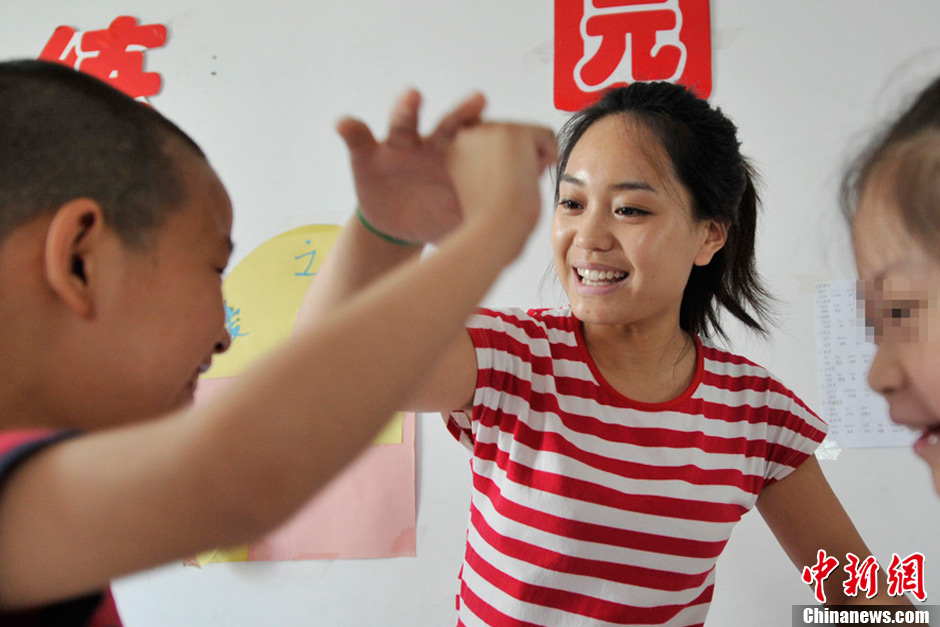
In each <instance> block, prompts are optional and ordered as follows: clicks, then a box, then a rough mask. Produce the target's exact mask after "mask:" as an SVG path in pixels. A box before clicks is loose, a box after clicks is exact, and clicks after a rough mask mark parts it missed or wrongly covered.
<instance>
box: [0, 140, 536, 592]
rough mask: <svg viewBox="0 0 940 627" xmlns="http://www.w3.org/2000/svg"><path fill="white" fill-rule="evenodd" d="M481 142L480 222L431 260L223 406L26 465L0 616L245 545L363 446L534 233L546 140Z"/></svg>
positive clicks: (5, 545)
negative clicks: (202, 554)
mask: <svg viewBox="0 0 940 627" xmlns="http://www.w3.org/2000/svg"><path fill="white" fill-rule="evenodd" d="M480 131H481V133H480V134H479V135H478V136H477V137H475V138H474V137H470V139H469V143H468V144H467V145H468V149H469V150H473V151H476V152H477V153H478V154H483V153H485V158H480V159H474V158H473V155H470V154H467V155H465V156H464V157H463V158H462V159H460V160H458V162H457V163H458V165H457V166H455V168H456V169H454V171H453V174H454V176H455V178H456V181H457V189H459V190H460V191H461V193H462V194H463V193H464V192H465V191H467V190H473V191H472V193H473V194H475V195H476V196H474V200H473V205H474V208H475V210H474V211H473V212H468V213H467V215H466V216H465V217H464V220H463V222H462V223H461V226H460V227H459V228H457V229H455V230H453V231H452V232H450V234H449V235H447V236H446V237H444V238H443V239H441V240H440V242H439V243H440V247H439V249H438V250H437V251H436V252H435V253H434V254H433V255H431V256H430V257H429V258H427V259H425V260H423V261H419V260H418V259H416V258H412V259H410V260H409V261H408V262H406V263H404V264H402V265H400V266H399V267H397V268H395V269H394V270H391V271H389V272H387V273H385V274H384V275H383V276H382V277H381V278H380V279H377V280H376V281H375V282H374V284H373V285H371V286H370V287H369V289H367V290H364V291H361V292H358V293H356V294H355V295H349V294H347V295H346V297H345V298H342V299H338V300H341V301H342V302H341V304H340V305H338V306H336V307H334V308H330V309H329V311H327V312H325V313H324V314H323V315H321V316H319V320H318V324H317V325H316V326H315V327H310V328H308V329H306V330H305V331H304V332H302V333H300V334H298V335H297V336H295V338H294V339H293V340H292V342H291V343H290V345H289V346H287V347H285V348H284V349H282V350H280V351H278V352H276V353H275V354H273V355H272V356H270V357H269V358H267V359H266V360H264V361H263V362H261V363H259V364H257V365H256V366H255V367H254V368H253V369H252V370H251V371H249V372H248V373H246V374H245V375H244V376H243V377H242V378H241V382H240V384H239V385H238V386H237V387H234V388H233V389H232V391H231V392H230V393H229V394H227V395H226V396H225V397H223V398H218V399H217V400H215V401H214V402H212V403H209V404H207V405H205V406H202V407H199V408H194V409H190V410H187V411H184V412H180V413H179V414H177V415H174V416H171V417H167V418H162V419H157V420H153V421H150V422H148V423H145V424H142V425H135V426H128V427H123V428H120V429H115V430H111V431H105V432H101V433H96V434H92V435H87V436H82V437H78V438H75V439H72V440H68V441H65V442H63V443H60V444H57V445H53V446H51V447H50V448H48V449H46V450H45V451H43V452H41V453H38V454H37V455H35V456H34V457H32V458H30V459H29V460H28V461H27V462H26V463H25V464H24V465H23V466H22V467H21V468H20V469H19V470H18V471H17V472H16V474H15V475H13V476H12V477H11V478H10V479H9V481H8V483H7V484H6V486H5V488H4V490H3V492H2V497H0V607H7V608H9V607H22V606H28V605H33V604H42V603H48V602H52V601H55V600H59V599H63V598H67V597H70V596H74V595H78V594H82V593H86V592H89V591H92V590H95V589H98V588H101V587H103V586H104V585H106V584H107V582H108V581H110V580H111V579H113V578H114V577H116V576H119V575H122V574H126V573H130V572H133V571H137V570H140V569H143V568H147V567H150V566H154V565H157V564H161V563H164V562H167V561H169V560H172V559H176V558H179V557H182V556H186V555H189V554H192V553H193V552H196V551H199V550H202V549H205V548H208V547H210V546H225V545H232V544H238V543H243V542H249V541H252V540H254V539H256V538H257V537H258V536H259V535H261V534H262V533H264V532H265V531H267V530H269V529H271V528H272V527H273V526H274V525H276V524H277V523H279V522H281V521H282V520H283V519H285V518H286V517H287V516H288V515H290V514H291V513H292V512H293V511H294V510H295V509H296V508H297V507H299V506H300V505H301V504H302V503H303V502H304V501H305V500H306V499H307V498H309V496H310V495H311V494H312V493H313V491H315V490H316V489H317V488H319V487H321V486H322V485H323V484H324V483H326V482H327V481H328V480H329V479H331V478H332V477H333V476H334V475H335V473H336V472H337V471H338V470H339V469H340V468H341V467H342V466H343V465H344V464H345V463H346V462H348V461H349V460H350V459H351V458H352V457H353V456H354V455H355V454H356V453H357V452H358V451H359V450H361V449H362V448H363V447H364V446H365V445H367V444H368V442H369V441H370V440H371V438H372V437H373V436H374V434H375V432H376V431H377V430H378V429H379V428H380V427H381V426H382V425H383V424H384V423H385V422H386V420H387V419H388V417H389V416H390V415H391V413H392V412H393V411H394V410H396V409H398V408H399V407H400V405H401V404H402V402H403V400H404V399H405V398H406V397H408V396H409V395H410V394H412V392H413V390H414V389H415V387H416V385H418V382H419V380H420V379H421V377H422V373H424V372H425V371H426V370H427V369H428V368H429V367H430V366H431V365H432V364H433V363H434V361H435V358H436V356H437V354H438V352H439V351H440V350H441V348H442V346H444V345H446V344H447V343H448V342H449V341H451V340H452V339H453V337H454V336H455V335H457V334H458V333H459V331H460V329H461V328H462V325H463V322H464V320H465V318H466V316H467V315H468V314H469V313H470V311H471V310H472V308H473V307H474V305H475V304H476V303H477V302H478V300H479V299H480V298H481V297H482V296H483V295H484V293H485V292H486V290H487V289H488V288H489V286H490V285H491V283H492V282H493V281H494V280H495V278H496V277H497V276H498V274H499V272H500V271H501V269H502V268H503V267H504V266H505V265H506V264H507V263H509V262H510V261H512V260H513V259H514V258H515V257H516V256H517V255H518V253H519V251H520V250H521V248H522V246H523V244H524V242H525V240H526V238H527V236H528V234H529V233H530V232H531V229H532V227H533V225H534V223H535V221H536V219H537V216H538V212H539V193H538V177H539V174H540V172H541V170H542V167H543V166H544V160H542V159H541V158H540V153H539V146H540V145H541V142H544V137H545V133H546V132H547V131H544V130H543V129H534V128H530V127H521V126H519V127H513V128H510V129H508V130H507V129H506V128H503V129H498V130H497V131H496V132H493V129H490V130H489V131H487V129H486V128H481V129H480ZM467 193H470V192H467ZM483 198H485V199H486V201H485V202H482V201H481V199H483Z"/></svg>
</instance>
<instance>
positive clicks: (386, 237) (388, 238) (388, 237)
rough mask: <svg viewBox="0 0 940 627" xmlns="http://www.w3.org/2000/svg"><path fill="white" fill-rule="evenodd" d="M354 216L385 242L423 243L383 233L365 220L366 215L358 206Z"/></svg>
mask: <svg viewBox="0 0 940 627" xmlns="http://www.w3.org/2000/svg"><path fill="white" fill-rule="evenodd" d="M356 217H358V218H359V222H361V223H362V226H364V227H366V230H367V231H369V232H370V233H372V234H373V235H377V236H378V237H381V238H382V239H384V240H385V241H386V242H391V243H392V244H397V245H399V246H422V245H423V244H422V242H409V241H408V240H404V239H398V238H397V237H392V236H391V235H389V234H388V233H383V232H382V231H380V230H378V229H377V228H375V227H374V226H372V225H371V224H369V221H368V220H366V217H365V216H364V215H362V209H360V208H359V207H356Z"/></svg>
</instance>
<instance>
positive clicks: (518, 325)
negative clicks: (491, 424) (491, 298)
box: [444, 308, 550, 451]
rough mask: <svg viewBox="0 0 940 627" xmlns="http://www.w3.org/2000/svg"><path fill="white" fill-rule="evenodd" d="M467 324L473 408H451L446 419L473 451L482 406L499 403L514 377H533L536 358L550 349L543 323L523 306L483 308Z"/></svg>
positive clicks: (492, 406) (495, 406) (453, 432)
mask: <svg viewBox="0 0 940 627" xmlns="http://www.w3.org/2000/svg"><path fill="white" fill-rule="evenodd" d="M466 327H467V333H469V334H470V340H471V341H472V342H473V348H474V350H475V352H476V361H477V381H476V389H475V391H474V393H473V409H471V410H458V411H452V412H450V413H448V414H447V415H445V416H444V419H445V422H446V424H447V430H448V431H450V433H451V435H453V436H454V438H456V439H457V440H458V441H459V442H460V443H461V444H463V445H464V446H466V447H467V448H468V449H470V450H471V451H472V450H473V444H474V442H475V438H474V436H475V434H476V424H475V415H476V414H477V413H478V412H479V410H480V408H482V407H489V408H492V409H496V408H498V407H500V405H501V404H502V403H503V402H504V398H505V394H506V392H507V390H511V389H512V387H513V382H514V381H528V380H531V377H532V360H533V358H536V357H537V356H542V357H547V356H548V355H549V353H550V351H549V345H548V337H547V333H546V332H545V329H544V327H542V326H541V325H539V324H537V323H536V322H535V321H534V320H533V319H532V317H531V316H530V315H529V314H528V313H527V312H526V311H525V310H523V309H518V308H509V309H501V310H499V311H494V310H491V309H483V308H480V309H478V310H477V312H476V313H475V314H474V315H473V316H472V317H471V318H470V320H469V321H468V322H467V325H466Z"/></svg>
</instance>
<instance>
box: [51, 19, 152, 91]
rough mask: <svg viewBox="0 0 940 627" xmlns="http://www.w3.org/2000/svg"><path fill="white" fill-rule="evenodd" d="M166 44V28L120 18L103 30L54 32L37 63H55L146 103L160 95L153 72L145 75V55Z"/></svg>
mask: <svg viewBox="0 0 940 627" xmlns="http://www.w3.org/2000/svg"><path fill="white" fill-rule="evenodd" d="M165 43H166V26H163V25H162V24H139V23H138V22H137V19H136V18H133V17H129V16H127V15H122V16H121V17H118V18H116V19H115V20H114V21H113V22H111V25H110V26H108V28H106V29H102V30H90V31H85V32H79V31H77V30H76V29H74V28H72V27H70V26H60V27H58V28H57V29H55V32H54V33H53V34H52V37H50V38H49V41H48V42H47V43H46V46H45V48H43V50H42V52H41V53H40V54H39V58H40V59H44V60H46V61H55V62H58V63H62V64H63V65H67V66H69V67H73V68H75V69H76V70H81V71H82V72H86V73H88V74H91V75H92V76H95V77H97V78H100V79H101V80H103V81H105V82H107V83H110V84H111V85H113V86H114V87H115V88H117V89H120V90H121V91H123V92H124V93H126V94H127V95H129V96H131V97H132V98H137V99H138V100H141V99H142V100H146V99H147V98H148V97H149V96H154V95H156V94H157V93H159V92H160V87H161V83H162V81H161V79H160V75H159V74H158V73H156V72H144V52H145V51H146V50H148V49H150V48H158V47H160V46H162V45H163V44H165Z"/></svg>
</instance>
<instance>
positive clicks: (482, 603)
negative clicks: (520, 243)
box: [446, 308, 826, 627]
mask: <svg viewBox="0 0 940 627" xmlns="http://www.w3.org/2000/svg"><path fill="white" fill-rule="evenodd" d="M467 327H468V331H469V333H470V337H471V339H472V341H473V344H474V346H475V349H476V358H477V383H476V392H475V393H474V397H473V409H472V410H471V411H468V412H463V411H457V412H452V413H450V414H449V415H448V416H447V417H446V420H447V428H448V429H449V430H450V431H451V433H452V434H453V435H454V437H456V438H457V439H458V440H460V442H462V443H463V444H465V445H466V446H467V447H468V448H469V449H470V450H471V451H472V452H473V455H472V458H471V472H472V478H473V490H472V497H471V504H470V521H469V525H468V529H467V546H466V552H465V554H464V561H463V566H462V567H461V570H460V577H459V580H460V581H459V584H460V589H459V592H458V595H457V610H458V625H466V626H467V627H470V626H477V625H513V626H517V625H549V626H551V627H562V626H566V625H585V624H590V625H670V626H675V627H680V626H691V625H702V624H703V623H704V622H705V615H706V613H707V612H708V607H709V604H710V602H711V599H712V592H713V590H714V580H715V563H716V561H717V559H718V556H719V555H720V554H721V551H722V549H723V548H724V546H725V544H726V543H727V541H728V538H729V537H730V535H731V531H732V529H733V528H734V525H735V524H736V523H737V522H738V520H740V519H741V516H743V515H744V514H745V513H746V512H747V511H748V510H749V509H751V507H753V505H754V503H755V501H756V500H757V497H758V495H759V494H760V491H761V490H762V489H763V488H764V486H766V485H769V484H770V483H772V482H774V481H777V480H779V479H782V478H783V477H785V476H787V475H788V474H789V473H790V472H792V471H793V470H794V469H795V468H796V467H797V466H798V465H799V464H800V463H801V462H803V460H805V459H806V458H807V457H808V456H809V455H811V454H812V453H813V451H814V450H815V449H816V447H817V446H818V445H819V443H820V442H821V441H822V440H823V438H824V437H825V432H826V425H825V423H824V422H823V421H822V420H820V419H819V418H818V417H817V416H816V415H815V414H814V413H813V412H812V411H811V410H810V409H809V408H808V407H807V406H806V405H805V404H804V403H803V402H802V401H800V399H798V398H797V397H796V396H795V395H794V394H793V393H792V392H791V391H790V390H788V389H787V388H786V387H784V386H783V385H781V384H780V383H779V382H778V381H776V380H775V379H774V378H773V377H772V376H771V375H770V374H769V373H768V372H767V371H766V370H765V369H763V368H761V367H760V366H758V365H756V364H754V363H752V362H750V361H748V360H747V359H744V358H743V357H739V356H736V355H733V354H731V353H728V352H725V351H723V350H720V349H718V348H716V347H714V346H712V345H710V344H709V343H706V342H703V341H702V340H701V339H699V338H696V352H697V365H696V369H695V375H694V377H693V380H692V383H691V384H690V385H689V388H688V389H687V390H686V391H685V392H684V393H683V394H682V395H681V396H680V397H678V398H676V399H673V400H671V401H668V402H665V403H655V404H653V403H640V402H637V401H633V400H631V399H629V398H626V397H625V396H623V395H621V394H620V393H618V392H617V391H616V390H615V389H613V387H612V386H610V384H608V383H607V382H606V381H605V380H604V378H603V376H602V375H601V374H600V372H599V371H598V369H597V366H596V365H595V363H594V361H593V359H592V358H591V356H590V354H589V353H588V351H587V348H586V345H585V343H584V338H583V336H582V333H581V326H580V323H579V322H578V320H577V319H576V318H574V317H573V316H572V315H571V313H570V310H569V309H568V308H563V309H555V310H546V309H533V310H530V311H528V312H526V311H523V310H521V309H506V310H500V311H493V310H486V309H481V310H479V311H478V312H477V315H475V316H474V317H473V318H472V319H471V320H470V322H469V323H468V325H467Z"/></svg>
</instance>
